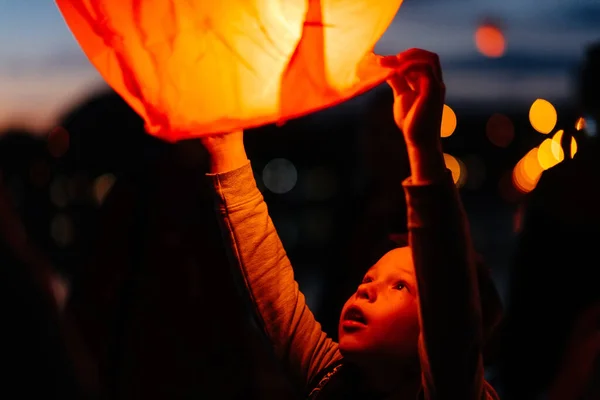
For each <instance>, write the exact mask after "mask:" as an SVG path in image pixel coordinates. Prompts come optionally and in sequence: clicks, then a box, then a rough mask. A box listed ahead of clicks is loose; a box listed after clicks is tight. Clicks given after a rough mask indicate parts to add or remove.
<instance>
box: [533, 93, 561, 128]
mask: <svg viewBox="0 0 600 400" xmlns="http://www.w3.org/2000/svg"><path fill="white" fill-rule="evenodd" d="M557 120H558V115H557V113H556V109H555V108H554V106H553V105H552V103H550V102H549V101H548V100H544V99H537V100H536V101H534V102H533V104H532V105H531V108H530V109H529V122H530V123H531V126H533V129H535V130H536V131H538V132H540V133H543V134H548V133H550V132H552V130H553V129H554V127H555V126H556V121H557Z"/></svg>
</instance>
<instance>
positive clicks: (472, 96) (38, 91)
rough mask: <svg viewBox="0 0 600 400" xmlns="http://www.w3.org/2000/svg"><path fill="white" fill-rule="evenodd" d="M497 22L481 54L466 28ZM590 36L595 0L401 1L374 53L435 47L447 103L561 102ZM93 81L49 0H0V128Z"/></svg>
mask: <svg viewBox="0 0 600 400" xmlns="http://www.w3.org/2000/svg"><path fill="white" fill-rule="evenodd" d="M484 18H493V19H495V20H498V21H500V22H501V23H502V24H503V26H504V27H505V35H506V39H507V53H506V54H505V56H504V57H502V58H499V59H487V58H485V57H483V56H481V55H479V53H477V51H476V48H475V46H474V42H473V34H474V31H475V29H476V27H477V26H478V24H479V23H480V21H481V20H482V19H484ZM596 40H600V0H405V2H404V5H403V6H402V7H401V9H400V11H399V13H398V15H397V17H396V20H395V21H394V23H393V24H392V26H391V27H390V28H389V29H388V31H387V32H386V34H385V35H384V37H383V38H382V39H381V41H380V43H379V45H378V47H377V48H376V51H377V52H379V53H397V52H399V51H401V50H403V49H406V48H410V47H421V48H425V49H428V50H431V51H435V52H437V53H439V54H440V56H441V58H442V64H443V67H444V75H445V80H446V83H447V88H448V103H449V104H450V105H451V104H452V102H460V101H474V102H478V103H480V104H481V103H488V102H489V104H490V105H491V106H493V104H494V103H495V102H511V103H514V104H519V105H521V104H522V105H523V106H524V107H527V104H530V103H531V102H532V101H533V100H535V98H537V97H542V98H546V99H548V100H550V101H566V100H568V99H569V98H570V96H572V92H573V88H572V79H573V71H574V69H575V68H576V67H577V65H578V62H580V60H581V57H582V55H583V52H584V49H585V46H586V45H588V44H589V43H591V42H593V41H596ZM102 87H103V81H102V79H101V78H100V77H99V75H98V74H97V73H96V71H95V70H94V68H93V67H92V66H91V64H90V63H89V62H88V61H87V59H86V57H85V56H84V55H83V53H82V52H81V50H80V49H79V47H78V45H77V43H76V42H75V40H74V39H73V37H72V36H71V33H70V32H69V30H68V28H67V26H66V25H65V23H64V21H63V20H62V18H61V15H60V13H59V12H58V10H57V8H56V6H55V4H54V2H53V1H51V0H0V127H2V126H6V125H7V124H11V123H13V124H22V123H24V122H25V121H26V122H27V124H28V125H29V126H31V127H34V128H37V129H46V128H47V127H49V126H51V125H52V123H53V121H54V119H55V118H56V117H57V116H58V115H59V114H60V113H62V112H63V111H65V110H66V109H68V108H69V107H71V106H72V105H73V104H76V103H77V102H79V101H81V100H82V99H84V98H85V97H86V96H89V95H90V94H91V93H93V92H94V91H97V90H99V89H101V88H102Z"/></svg>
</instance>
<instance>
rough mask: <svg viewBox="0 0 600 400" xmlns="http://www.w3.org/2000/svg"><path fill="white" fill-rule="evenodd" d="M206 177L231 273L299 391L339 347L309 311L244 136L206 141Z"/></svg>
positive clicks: (333, 356) (207, 139)
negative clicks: (208, 166) (236, 276)
mask: <svg viewBox="0 0 600 400" xmlns="http://www.w3.org/2000/svg"><path fill="white" fill-rule="evenodd" d="M202 141H203V144H204V145H205V147H206V148H207V149H208V151H209V153H210V156H211V171H210V174H209V177H210V178H211V180H212V183H213V187H214V189H215V194H216V201H217V207H218V216H219V222H220V224H221V228H222V231H223V235H224V238H225V240H226V244H227V247H228V250H229V253H230V259H231V260H232V262H233V264H234V267H235V269H236V270H237V271H239V273H240V274H241V277H242V280H243V282H244V285H245V287H246V290H247V291H248V294H249V296H250V300H251V302H252V305H253V307H254V310H255V312H256V315H257V317H258V321H259V324H260V325H261V327H262V328H263V330H264V332H265V333H266V335H267V337H268V339H269V340H270V342H271V344H272V345H273V347H274V350H275V353H276V355H277V357H278V358H279V359H280V360H281V361H282V362H283V363H284V366H285V367H286V368H287V370H288V372H289V373H290V375H291V376H292V378H293V379H294V381H295V382H297V383H298V384H299V385H301V386H302V387H303V388H304V387H305V386H306V385H307V384H308V383H309V382H310V381H311V380H312V379H313V378H314V377H315V375H316V374H318V373H319V371H321V370H322V369H323V368H325V367H327V366H328V365H330V364H331V363H332V362H334V361H337V360H339V359H340V358H341V356H340V354H339V352H338V349H337V344H336V343H334V342H333V341H332V340H331V339H330V338H328V337H327V335H326V334H325V333H324V332H323V331H322V330H321V326H320V324H319V323H318V322H317V321H316V320H315V318H314V316H313V314H312V313H311V311H310V310H309V309H308V307H307V305H306V301H305V298H304V295H303V294H302V293H301V292H300V291H299V289H298V284H297V283H296V281H295V280H294V273H293V270H292V266H291V265H290V261H289V259H288V257H287V255H286V252H285V250H284V248H283V245H282V243H281V241H280V239H279V236H278V235H277V232H276V231H275V227H274V226H273V222H272V221H271V218H270V217H269V213H268V209H267V205H266V203H265V201H264V199H263V196H262V194H261V193H260V191H259V190H258V188H257V187H256V182H255V180H254V176H253V173H252V169H251V167H250V162H249V161H248V158H247V156H246V152H245V149H244V143H243V134H242V132H236V133H231V134H227V135H222V136H215V137H208V138H204V139H203V140H202Z"/></svg>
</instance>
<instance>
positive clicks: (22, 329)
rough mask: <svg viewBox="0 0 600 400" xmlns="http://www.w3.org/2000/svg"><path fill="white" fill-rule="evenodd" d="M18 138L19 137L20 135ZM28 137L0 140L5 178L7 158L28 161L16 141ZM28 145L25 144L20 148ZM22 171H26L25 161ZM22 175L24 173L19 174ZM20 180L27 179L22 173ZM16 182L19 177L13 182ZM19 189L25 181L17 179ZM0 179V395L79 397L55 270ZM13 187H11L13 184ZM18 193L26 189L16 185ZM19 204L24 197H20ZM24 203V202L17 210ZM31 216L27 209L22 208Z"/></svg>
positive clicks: (79, 386) (8, 171) (9, 170)
mask: <svg viewBox="0 0 600 400" xmlns="http://www.w3.org/2000/svg"><path fill="white" fill-rule="evenodd" d="M19 135H23V136H19ZM25 135H27V133H18V134H13V135H12V136H9V137H8V140H7V138H6V137H3V138H2V139H0V149H1V150H0V153H3V154H4V155H5V157H4V158H2V159H1V160H0V164H2V165H3V167H4V168H3V170H4V171H3V172H4V178H5V179H6V178H7V177H14V176H11V175H13V174H15V175H16V176H19V174H18V172H19V171H17V170H19V168H18V167H16V168H14V167H15V164H14V163H12V164H11V161H15V160H14V159H13V160H8V159H7V157H6V155H7V154H10V151H9V150H10V149H9V148H8V149H7V147H8V146H10V148H12V150H13V153H12V157H14V158H19V157H21V158H22V159H25V160H27V159H28V158H29V156H31V155H32V154H35V152H33V151H32V152H31V153H29V152H28V151H27V150H32V147H33V146H32V147H30V148H29V149H27V148H21V149H20V152H14V150H15V148H14V143H15V141H21V142H22V143H30V144H31V143H34V142H36V140H35V139H33V138H32V137H31V136H25ZM25 147H27V146H25ZM24 164H26V166H25V168H26V167H27V163H24ZM21 172H23V171H21ZM23 175H24V176H21V177H22V178H27V177H28V176H29V174H27V173H25V174H23ZM17 179H18V178H17ZM19 182H21V184H22V185H23V186H27V185H28V184H29V182H27V180H25V182H23V181H19ZM4 183H5V182H4V181H3V180H2V179H0V297H1V299H0V304H2V307H1V313H0V315H1V317H2V332H3V334H2V345H1V346H0V364H1V367H2V371H3V372H2V374H1V378H0V391H1V392H2V393H1V394H0V397H2V398H57V399H58V398H61V399H82V398H85V397H84V394H85V392H84V383H83V382H81V381H80V380H79V377H78V376H77V373H76V370H77V364H76V362H75V360H74V359H73V358H71V357H72V356H73V355H74V354H73V353H70V349H73V348H72V347H71V348H70V347H69V345H70V343H69V341H70V340H71V339H73V338H74V337H73V336H72V335H71V332H68V326H67V324H65V321H64V320H63V318H62V315H61V312H60V311H61V307H62V305H63V303H64V297H65V295H66V293H65V292H64V287H63V286H62V285H61V281H60V279H59V277H58V273H57V271H56V270H55V269H54V267H53V266H52V264H51V263H50V261H49V259H48V258H47V255H46V254H44V253H43V252H42V251H41V250H40V249H39V248H38V246H37V244H36V243H35V241H34V239H35V236H32V235H31V233H30V231H29V230H27V229H26V225H25V224H24V223H23V220H22V219H21V217H20V215H19V214H18V213H17V211H16V209H15V206H14V202H13V198H14V196H13V193H11V191H10V190H9V189H8V188H7V187H5V184H4ZM15 184H16V183H15ZM21 189H22V190H26V188H24V187H22V186H21ZM20 200H22V201H24V200H25V199H23V198H21V199H20ZM27 205H29V204H28V203H27V202H26V201H25V203H24V204H22V206H27ZM25 211H29V212H32V210H27V209H26V210H25Z"/></svg>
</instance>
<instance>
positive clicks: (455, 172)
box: [444, 153, 467, 187]
mask: <svg viewBox="0 0 600 400" xmlns="http://www.w3.org/2000/svg"><path fill="white" fill-rule="evenodd" d="M444 162H445V163H446V168H448V169H449V170H450V172H452V180H453V181H454V183H455V184H456V186H458V187H462V186H463V185H464V184H465V182H466V180H467V168H466V166H465V164H464V163H463V162H462V161H460V160H459V159H458V158H456V157H454V156H452V155H450V154H447V153H444Z"/></svg>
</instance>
